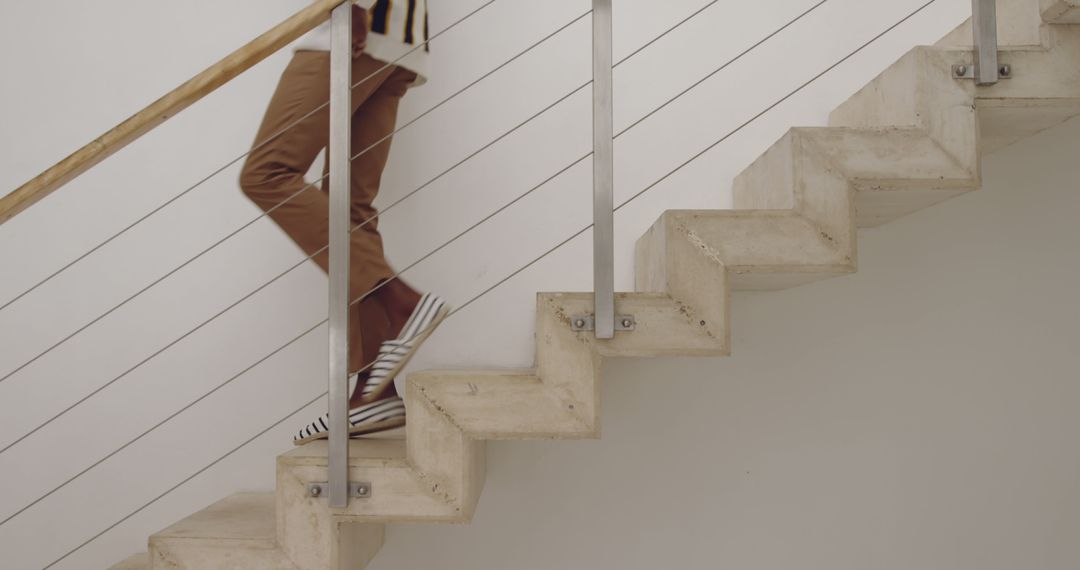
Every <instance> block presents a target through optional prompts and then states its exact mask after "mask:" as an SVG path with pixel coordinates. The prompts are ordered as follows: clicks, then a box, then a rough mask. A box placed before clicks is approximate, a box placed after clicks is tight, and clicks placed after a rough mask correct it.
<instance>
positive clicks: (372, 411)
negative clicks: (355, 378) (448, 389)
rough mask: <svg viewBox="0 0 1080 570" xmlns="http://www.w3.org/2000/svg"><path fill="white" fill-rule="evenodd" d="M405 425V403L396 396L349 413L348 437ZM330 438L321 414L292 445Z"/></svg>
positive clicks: (300, 433)
mask: <svg viewBox="0 0 1080 570" xmlns="http://www.w3.org/2000/svg"><path fill="white" fill-rule="evenodd" d="M403 425H405V401H404V400H402V399H401V398H399V397H397V396H393V397H390V398H386V399H383V400H379V401H378V402H372V403H370V404H365V405H363V406H360V407H359V408H356V409H355V410H350V411H349V435H350V436H355V435H368V434H373V433H378V432H381V431H387V430H391V429H394V428H399V427H401V426H403ZM329 436H330V422H329V416H328V415H327V414H323V415H322V416H320V417H319V419H317V420H315V421H313V422H311V423H310V424H308V425H307V426H305V427H304V429H302V430H300V432H299V433H297V434H296V435H295V436H293V443H294V444H296V445H304V444H305V443H308V442H311V441H315V440H317V439H326V438H327V437H329Z"/></svg>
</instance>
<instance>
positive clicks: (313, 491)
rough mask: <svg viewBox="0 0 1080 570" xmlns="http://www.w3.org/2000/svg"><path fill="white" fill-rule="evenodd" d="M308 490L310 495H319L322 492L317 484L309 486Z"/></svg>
mask: <svg viewBox="0 0 1080 570" xmlns="http://www.w3.org/2000/svg"><path fill="white" fill-rule="evenodd" d="M308 492H309V493H311V496H312V497H318V496H319V495H321V494H322V489H321V488H320V487H318V486H313V487H311V490H310V491H308Z"/></svg>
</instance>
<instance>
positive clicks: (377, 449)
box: [278, 438, 406, 468]
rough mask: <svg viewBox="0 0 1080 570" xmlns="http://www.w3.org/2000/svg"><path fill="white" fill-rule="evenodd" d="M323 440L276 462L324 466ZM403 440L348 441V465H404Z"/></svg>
mask: <svg viewBox="0 0 1080 570" xmlns="http://www.w3.org/2000/svg"><path fill="white" fill-rule="evenodd" d="M326 454H327V441H326V440H325V439H323V440H318V441H313V442H311V443H309V444H307V445H301V446H298V447H296V448H295V449H293V450H291V451H289V452H287V453H283V454H282V455H280V456H279V457H278V460H279V461H280V462H282V463H285V464H287V465H326ZM405 458H406V451H405V440H404V439H397V438H394V439H379V438H356V439H350V440H349V465H351V466H353V467H368V468H371V467H382V466H387V465H388V464H395V465H396V464H404V463H405V461H406V459H405Z"/></svg>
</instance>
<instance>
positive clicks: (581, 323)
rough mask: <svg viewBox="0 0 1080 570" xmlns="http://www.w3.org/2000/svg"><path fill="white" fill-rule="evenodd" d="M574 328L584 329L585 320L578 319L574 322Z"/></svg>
mask: <svg viewBox="0 0 1080 570" xmlns="http://www.w3.org/2000/svg"><path fill="white" fill-rule="evenodd" d="M574 326H575V327H577V328H579V329H583V328H585V320H584V319H578V320H576V321H574Z"/></svg>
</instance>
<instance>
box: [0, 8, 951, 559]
mask: <svg viewBox="0 0 1080 570" xmlns="http://www.w3.org/2000/svg"><path fill="white" fill-rule="evenodd" d="M936 1H937V0H929V1H927V2H926V3H924V4H922V5H921V6H919V7H918V8H916V9H915V10H914V11H912V12H911V13H910V14H908V15H907V16H905V17H904V18H902V19H901V20H899V21H897V22H896V23H894V24H893V25H891V26H889V27H888V28H886V29H885V30H883V31H882V32H880V33H879V34H877V35H875V36H874V37H873V38H871V39H870V40H868V41H866V42H865V43H863V44H862V45H860V46H859V47H857V48H856V49H855V50H853V51H852V52H850V53H849V54H847V55H846V56H844V57H843V58H841V59H840V60H838V61H837V62H835V63H833V64H832V65H830V66H829V67H827V68H826V69H825V70H823V71H821V72H820V73H818V74H817V75H815V76H813V77H812V78H810V79H809V80H807V81H806V82H804V83H802V84H801V85H799V86H798V87H796V88H795V89H794V90H792V91H790V92H789V93H788V94H786V95H784V96H783V97H781V98H780V99H778V100H777V101H776V102H774V103H772V104H771V105H769V106H767V107H766V108H765V109H763V110H762V111H760V112H759V113H757V114H755V115H754V116H752V117H751V118H750V119H748V120H747V121H745V122H744V123H742V124H740V125H739V126H738V127H736V128H735V129H733V130H732V131H730V132H728V133H727V134H725V135H724V136H723V137H721V138H720V139H719V140H717V141H716V142H714V143H712V144H710V145H708V146H707V147H706V148H704V149H703V150H701V151H700V152H698V153H696V154H695V155H694V156H693V157H691V158H690V159H688V160H687V161H685V162H683V163H681V164H680V165H679V166H677V167H675V168H674V169H673V170H671V171H669V172H668V173H667V174H665V175H663V176H661V177H660V178H659V179H657V180H656V181H654V182H653V183H651V184H649V185H648V186H646V187H645V188H643V189H642V190H640V191H638V192H637V193H635V194H633V195H632V196H630V197H629V198H627V199H626V200H624V201H622V202H621V203H620V204H619V205H618V206H616V207H615V208H614V209H613V212H618V211H619V210H621V209H622V208H623V207H625V206H627V205H628V204H630V203H631V202H633V201H634V200H636V199H637V198H639V197H641V196H642V195H644V194H645V193H646V192H648V191H650V190H652V189H653V188H655V187H657V186H658V185H659V184H661V183H662V182H663V181H665V180H667V179H668V178H670V177H671V176H672V175H674V174H675V173H676V172H678V171H680V170H682V169H683V168H685V167H686V166H687V165H689V164H691V163H692V162H693V161H695V160H697V159H698V158H700V157H702V156H703V155H705V154H706V153H708V152H709V151H711V150H712V149H714V148H715V147H716V146H718V145H720V144H722V143H723V142H724V141H726V140H728V139H729V138H730V137H731V136H733V135H735V134H736V133H738V132H740V131H741V130H743V129H744V128H746V127H747V126H749V125H750V124H752V123H753V122H755V121H756V120H757V119H759V118H761V117H762V116H763V115H765V114H766V113H768V112H770V111H771V110H772V109H775V108H776V107H777V106H779V105H781V104H783V103H784V102H785V101H787V100H788V99H790V98H791V97H793V96H795V95H796V94H797V93H799V92H801V91H802V90H803V89H805V88H806V87H808V86H809V85H811V84H813V83H814V82H816V81H817V80H818V79H820V78H821V77H823V76H824V75H826V74H827V73H829V72H830V71H832V70H833V69H835V68H837V67H839V66H840V65H842V64H843V63H844V62H846V61H848V60H849V59H851V58H852V57H854V56H855V55H857V54H858V53H860V52H861V51H863V50H864V49H866V48H867V47H869V46H870V45H871V44H873V43H875V42H876V41H877V40H879V39H881V38H882V37H883V36H885V35H886V34H888V33H889V32H891V31H892V30H894V29H896V28H897V27H899V26H900V25H902V24H903V23H905V22H907V21H908V20H910V19H911V18H913V17H915V16H916V15H917V14H919V13H921V12H922V11H923V10H925V9H926V8H927V7H929V6H930V5H932V4H934V3H935V2H936ZM823 3H824V2H823ZM590 154H591V153H590ZM577 162H580V161H576V162H575V164H576V163H577ZM572 166H573V165H571V166H568V167H567V168H564V169H562V171H561V172H565V171H566V170H569V168H571V167H572ZM591 228H592V224H589V225H587V226H585V227H583V228H581V229H580V230H578V231H577V232H575V233H574V234H572V235H570V236H569V237H567V238H566V239H564V240H562V241H560V242H559V243H558V244H556V245H555V246H553V247H552V248H550V249H548V250H546V251H545V252H544V253H542V254H540V255H539V256H537V257H536V258H534V259H533V260H531V261H529V262H528V263H526V264H525V265H523V266H521V267H519V268H518V269H516V270H514V271H513V272H512V273H510V274H509V275H507V276H505V277H503V278H502V279H500V280H499V281H497V282H496V283H494V284H493V285H491V286H489V287H488V288H487V289H484V290H483V291H481V292H480V293H479V294H478V295H475V296H474V297H472V298H471V299H469V300H468V301H466V302H465V303H464V304H462V305H461V306H459V307H458V308H457V309H455V310H454V311H452V312H451V314H450V315H449V316H448V317H447V318H450V317H452V316H454V315H456V314H457V313H459V312H461V311H463V310H465V309H466V308H467V307H469V306H471V305H472V304H473V303H475V302H476V301H478V300H479V299H481V298H483V297H484V296H486V295H487V294H489V293H490V292H492V291H494V290H495V289H497V288H498V287H501V286H502V285H503V284H505V283H506V282H508V281H510V280H511V279H513V278H514V277H516V276H517V275H519V274H521V273H522V272H524V271H526V270H527V269H529V268H530V267H532V266H534V265H535V264H536V263H539V262H540V261H541V260H543V259H544V258H546V257H547V256H549V255H551V254H552V253H554V252H555V251H557V250H559V249H561V248H562V247H564V246H565V245H567V244H569V243H570V242H571V241H573V240H574V239H576V238H578V237H580V236H581V235H582V234H584V233H585V232H587V231H588V230H589V229H591ZM377 288H378V287H376V289H377ZM358 301H359V299H358V300H356V301H353V303H354V304H355V303H356V302H358ZM326 322H327V321H326V320H325V319H324V320H323V321H321V322H319V323H318V324H316V325H314V326H313V327H311V328H310V329H308V330H307V331H305V332H304V333H303V334H301V335H300V336H298V337H296V338H294V339H293V340H291V341H289V342H288V343H286V344H285V345H282V346H281V347H279V348H277V349H275V350H274V351H273V352H271V353H270V354H268V355H267V356H265V357H264V358H262V359H260V361H259V362H257V363H256V364H255V365H253V366H257V365H258V364H259V363H261V362H264V361H265V360H267V359H269V358H270V357H272V356H273V355H275V354H277V353H279V352H280V351H282V350H284V349H285V348H287V347H288V346H290V345H292V344H294V343H295V342H297V341H298V340H299V339H300V338H303V336H306V335H307V334H310V333H311V332H312V331H314V330H315V329H317V328H318V327H320V326H322V325H323V324H325V323H326ZM326 395H327V392H323V393H322V394H320V395H319V396H317V397H316V398H314V399H313V400H311V401H309V402H307V403H305V404H304V405H303V406H301V407H300V408H298V409H296V410H295V411H293V412H291V413H289V414H288V415H287V416H285V417H283V418H281V419H280V420H278V421H276V422H274V423H273V424H272V425H271V426H269V427H268V428H266V429H264V430H262V431H260V432H259V433H257V434H256V435H255V436H253V437H252V438H250V439H248V440H247V441H246V442H244V443H242V444H240V445H239V446H237V447H234V448H233V449H232V450H230V451H228V452H227V453H225V454H224V455H222V456H220V457H219V458H217V459H215V460H214V461H213V462H211V463H210V464H208V465H206V466H205V467H203V468H201V469H199V470H198V471H196V472H195V473H193V474H192V475H190V476H188V477H187V478H185V479H184V480H182V481H181V482H179V483H177V484H176V485H174V486H172V487H170V488H169V489H168V490H167V491H165V492H164V493H162V494H160V495H158V496H157V497H155V498H153V499H151V500H150V501H148V502H146V503H144V504H143V505H142V506H140V507H139V508H137V509H135V510H134V511H132V512H131V513H129V514H128V515H126V516H125V517H123V518H122V519H120V520H119V521H117V522H115V523H113V524H112V525H110V526H109V527H107V528H105V529H104V530H102V531H101V532H99V533H98V534H96V535H94V536H93V537H91V538H90V539H88V540H87V541H85V542H83V543H82V544H80V545H79V546H76V547H75V548H74V549H72V550H69V551H68V552H67V553H66V554H64V555H63V556H61V557H60V558H58V559H56V560H55V561H53V562H52V563H50V564H49V565H48V566H46V567H45V568H46V569H47V568H51V567H52V566H54V565H56V564H57V563H59V562H60V561H62V560H64V559H66V558H68V557H69V556H71V555H72V554H74V553H75V552H77V551H78V550H80V549H81V548H83V547H85V546H86V545H87V544H90V543H91V542H93V541H94V540H96V539H97V538H99V537H101V536H102V535H104V534H105V533H106V532H108V531H110V530H112V529H113V528H115V527H116V526H118V525H120V524H122V523H123V522H124V521H126V520H128V519H130V518H131V517H133V516H135V515H136V514H138V513H139V512H141V511H143V510H145V509H146V508H148V507H150V506H151V505H153V504H154V503H156V502H157V501H159V500H161V499H162V498H163V497H165V496H166V495H168V494H169V493H171V492H173V491H175V490H176V489H178V488H179V487H180V486H182V485H184V484H185V483H187V482H188V481H191V480H192V479H194V478H195V477H197V476H199V475H201V474H202V473H204V472H206V471H207V470H209V469H210V468H212V467H213V466H215V465H217V464H219V463H220V462H221V461H224V460H225V459H227V458H228V457H230V456H231V455H233V454H234V453H236V452H237V451H239V450H240V449H242V448H244V447H245V446H247V445H249V444H250V443H251V442H253V441H255V440H256V439H258V438H259V437H261V436H262V435H264V434H266V433H268V432H269V431H270V430H272V429H274V428H275V427H277V426H279V425H281V424H282V423H284V422H285V421H287V420H288V419H289V418H291V417H293V416H294V415H296V414H297V413H299V412H301V411H303V410H304V409H305V408H307V407H308V406H310V405H312V404H313V403H315V402H317V401H318V400H319V399H321V398H323V397H325V396H326ZM9 520H10V519H9ZM5 522H6V521H5Z"/></svg>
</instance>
